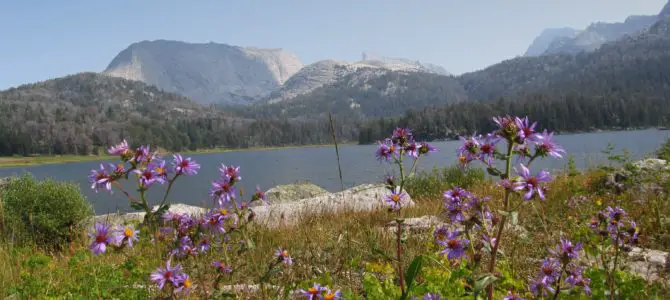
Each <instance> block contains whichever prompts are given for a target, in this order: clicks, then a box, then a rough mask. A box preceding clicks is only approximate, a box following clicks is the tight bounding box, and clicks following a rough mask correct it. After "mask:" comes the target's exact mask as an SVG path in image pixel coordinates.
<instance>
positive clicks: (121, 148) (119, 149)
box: [107, 140, 130, 155]
mask: <svg viewBox="0 0 670 300" xmlns="http://www.w3.org/2000/svg"><path fill="white" fill-rule="evenodd" d="M128 151H130V148H129V147H128V142H126V140H123V141H122V142H121V143H118V144H116V145H114V146H112V147H109V149H107V153H109V155H126V154H127V153H128Z"/></svg>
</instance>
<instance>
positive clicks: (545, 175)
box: [514, 164, 551, 200]
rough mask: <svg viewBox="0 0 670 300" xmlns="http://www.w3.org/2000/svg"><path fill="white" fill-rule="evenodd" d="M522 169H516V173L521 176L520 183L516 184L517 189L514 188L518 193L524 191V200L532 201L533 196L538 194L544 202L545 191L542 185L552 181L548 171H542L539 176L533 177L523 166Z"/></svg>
mask: <svg viewBox="0 0 670 300" xmlns="http://www.w3.org/2000/svg"><path fill="white" fill-rule="evenodd" d="M520 166H521V168H520V169H518V170H517V169H515V171H516V172H517V173H518V174H519V176H521V178H520V179H519V181H517V183H516V187H515V188H514V189H515V190H517V191H521V190H524V191H526V193H525V194H524V199H526V200H530V199H533V196H535V194H537V195H538V196H539V197H540V198H541V199H542V200H544V190H543V189H542V187H541V186H540V183H542V182H549V181H551V174H549V172H547V171H546V170H542V171H540V172H539V173H538V174H537V176H532V175H531V174H530V170H528V168H527V167H526V166H524V165H523V164H521V165H520Z"/></svg>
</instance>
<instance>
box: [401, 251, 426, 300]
mask: <svg viewBox="0 0 670 300" xmlns="http://www.w3.org/2000/svg"><path fill="white" fill-rule="evenodd" d="M422 264H423V256H421V255H417V256H415V257H414V259H413V260H412V263H411V264H410V265H409V268H408V269H407V271H406V272H405V285H406V286H407V289H406V290H405V293H404V294H403V295H402V296H401V297H400V300H405V299H407V297H408V296H409V291H410V290H411V289H412V286H413V285H414V279H416V276H417V275H419V271H421V265H422Z"/></svg>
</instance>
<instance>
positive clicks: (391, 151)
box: [375, 139, 398, 162]
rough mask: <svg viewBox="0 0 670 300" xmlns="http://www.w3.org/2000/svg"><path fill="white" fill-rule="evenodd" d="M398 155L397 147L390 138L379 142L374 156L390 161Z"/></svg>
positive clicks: (379, 159) (380, 159)
mask: <svg viewBox="0 0 670 300" xmlns="http://www.w3.org/2000/svg"><path fill="white" fill-rule="evenodd" d="M396 155H398V147H397V146H396V145H395V144H393V142H391V140H389V139H386V140H384V142H379V146H378V147H377V151H376V152H375V156H376V157H377V160H378V161H380V162H381V161H386V162H391V161H393V159H394V158H395V157H396Z"/></svg>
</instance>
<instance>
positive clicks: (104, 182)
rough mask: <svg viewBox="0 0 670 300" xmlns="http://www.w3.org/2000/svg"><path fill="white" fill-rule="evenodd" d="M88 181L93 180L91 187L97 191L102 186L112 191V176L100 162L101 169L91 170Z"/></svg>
mask: <svg viewBox="0 0 670 300" xmlns="http://www.w3.org/2000/svg"><path fill="white" fill-rule="evenodd" d="M88 181H89V182H91V189H93V190H94V191H95V192H96V193H97V192H98V189H100V188H104V189H106V190H107V191H109V192H111V191H112V178H111V177H110V176H109V174H108V173H107V169H105V166H103V165H102V164H100V169H98V170H91V175H89V176H88Z"/></svg>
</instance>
